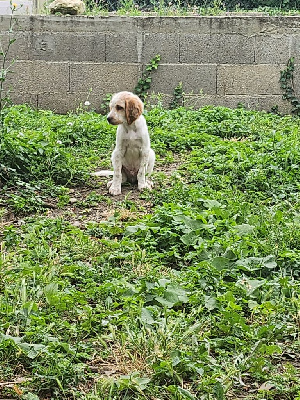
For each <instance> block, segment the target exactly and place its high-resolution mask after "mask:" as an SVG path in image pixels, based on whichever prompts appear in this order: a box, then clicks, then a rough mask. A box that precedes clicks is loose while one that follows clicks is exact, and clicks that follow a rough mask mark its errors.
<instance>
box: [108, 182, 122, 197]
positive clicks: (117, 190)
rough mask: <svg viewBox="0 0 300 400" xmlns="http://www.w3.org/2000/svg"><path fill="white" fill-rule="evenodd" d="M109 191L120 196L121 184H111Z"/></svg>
mask: <svg viewBox="0 0 300 400" xmlns="http://www.w3.org/2000/svg"><path fill="white" fill-rule="evenodd" d="M108 192H109V193H110V194H112V195H113V196H118V195H119V194H121V185H113V184H111V185H110V187H109V189H108Z"/></svg>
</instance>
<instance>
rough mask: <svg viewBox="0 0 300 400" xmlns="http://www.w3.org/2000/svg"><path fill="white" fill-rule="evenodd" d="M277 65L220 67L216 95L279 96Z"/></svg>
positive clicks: (280, 68) (279, 68) (279, 67)
mask: <svg viewBox="0 0 300 400" xmlns="http://www.w3.org/2000/svg"><path fill="white" fill-rule="evenodd" d="M281 70H282V66H279V65H267V64H264V65H220V66H218V69H217V94H218V95H249V96H251V95H254V96H257V95H276V94H278V95H280V94H281V89H280V85H279V79H280V71H281Z"/></svg>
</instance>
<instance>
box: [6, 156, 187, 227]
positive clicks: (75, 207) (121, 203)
mask: <svg viewBox="0 0 300 400" xmlns="http://www.w3.org/2000/svg"><path fill="white" fill-rule="evenodd" d="M180 164H181V161H180V160H179V159H177V160H175V161H174V162H172V163H168V164H162V163H161V164H159V163H158V164H157V165H156V170H155V173H154V187H155V186H156V185H155V176H157V174H163V175H164V176H165V179H166V180H168V178H169V177H170V176H171V175H172V174H173V173H174V172H175V171H176V170H177V169H178V167H179V166H180ZM109 179H111V177H94V178H92V180H91V181H90V182H88V184H87V185H86V186H84V187H76V188H72V189H69V192H68V195H67V196H66V203H65V204H63V205H60V206H59V204H58V200H57V199H53V198H49V199H46V200H45V211H43V212H36V213H34V214H33V215H34V216H37V215H39V214H40V215H44V216H46V217H48V218H59V217H61V218H63V219H65V220H66V221H69V222H70V223H71V224H72V225H75V226H78V227H82V228H84V227H86V225H88V224H89V223H99V222H102V221H106V220H107V219H108V218H109V217H110V216H113V215H114V213H115V212H118V213H119V218H121V219H124V220H126V219H129V218H134V217H135V216H136V217H139V216H142V215H143V214H149V213H151V211H152V208H153V202H152V200H151V198H152V196H151V194H150V195H149V194H148V195H145V194H143V193H141V192H139V191H138V188H137V185H131V184H125V185H123V186H122V194H121V195H120V196H111V195H110V194H109V193H108V191H107V186H106V185H107V182H108V180H109ZM156 189H157V186H156ZM26 216H28V215H26ZM24 217H25V216H22V215H19V214H18V215H16V214H15V213H14V212H12V211H10V210H5V212H4V213H2V216H1V220H0V228H1V227H4V226H7V225H10V224H14V225H21V224H22V223H23V219H24Z"/></svg>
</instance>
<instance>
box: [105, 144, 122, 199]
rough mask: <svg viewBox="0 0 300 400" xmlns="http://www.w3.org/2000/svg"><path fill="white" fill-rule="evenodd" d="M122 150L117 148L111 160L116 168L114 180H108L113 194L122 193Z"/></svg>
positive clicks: (110, 191)
mask: <svg viewBox="0 0 300 400" xmlns="http://www.w3.org/2000/svg"><path fill="white" fill-rule="evenodd" d="M122 156H123V155H122V151H120V150H119V149H115V150H114V151H113V153H112V156H111V160H112V164H113V168H114V175H113V180H112V181H110V182H108V184H107V186H108V188H109V189H108V191H109V193H110V194H112V195H113V196H118V195H119V194H121V184H122Z"/></svg>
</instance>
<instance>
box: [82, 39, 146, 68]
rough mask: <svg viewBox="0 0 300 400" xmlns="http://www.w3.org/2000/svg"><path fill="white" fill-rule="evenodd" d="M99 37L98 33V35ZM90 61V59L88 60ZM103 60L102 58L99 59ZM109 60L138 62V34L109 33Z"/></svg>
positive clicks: (107, 59)
mask: <svg viewBox="0 0 300 400" xmlns="http://www.w3.org/2000/svg"><path fill="white" fill-rule="evenodd" d="M97 37H98V35H97ZM87 61H88V60H87ZM99 61H101V60H99ZM103 61H107V62H125V61H126V62H128V63H135V62H138V51H137V35H136V34H135V33H128V32H127V33H121V34H113V35H112V34H107V35H106V59H105V60H103Z"/></svg>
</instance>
